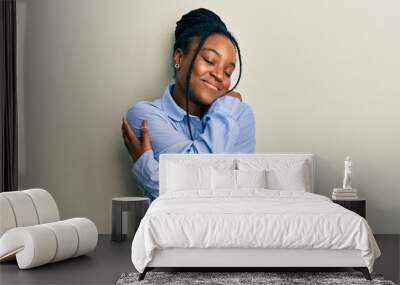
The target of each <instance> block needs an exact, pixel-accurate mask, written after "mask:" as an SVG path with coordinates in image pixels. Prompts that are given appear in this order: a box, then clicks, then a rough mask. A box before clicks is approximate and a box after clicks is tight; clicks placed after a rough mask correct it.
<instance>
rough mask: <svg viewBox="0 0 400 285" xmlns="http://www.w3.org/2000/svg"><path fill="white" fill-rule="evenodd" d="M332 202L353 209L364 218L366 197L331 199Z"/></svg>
mask: <svg viewBox="0 0 400 285" xmlns="http://www.w3.org/2000/svg"><path fill="white" fill-rule="evenodd" d="M332 202H334V203H336V204H339V205H340V206H342V207H344V208H346V209H348V210H350V211H353V212H354V213H356V214H359V215H360V216H361V217H363V218H364V219H366V217H367V216H366V206H367V205H366V204H367V201H366V199H362V198H361V199H354V200H344V199H343V200H340V199H338V200H336V199H332Z"/></svg>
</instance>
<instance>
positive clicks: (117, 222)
mask: <svg viewBox="0 0 400 285" xmlns="http://www.w3.org/2000/svg"><path fill="white" fill-rule="evenodd" d="M149 205H150V200H149V199H148V198H144V197H118V198H113V199H112V234H111V239H112V240H113V241H123V240H126V238H127V236H128V223H129V224H131V225H133V235H134V234H135V233H136V230H137V228H138V227H139V224H140V221H141V220H142V218H143V216H144V214H145V213H146V211H147V209H148V208H149ZM128 212H131V214H133V215H132V216H133V221H128Z"/></svg>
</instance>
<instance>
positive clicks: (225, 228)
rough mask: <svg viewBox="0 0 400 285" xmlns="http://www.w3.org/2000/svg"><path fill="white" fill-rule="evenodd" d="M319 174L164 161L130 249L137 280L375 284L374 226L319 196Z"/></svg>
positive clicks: (259, 165)
mask: <svg viewBox="0 0 400 285" xmlns="http://www.w3.org/2000/svg"><path fill="white" fill-rule="evenodd" d="M210 167H211V170H210ZM235 169H238V170H235ZM210 171H211V172H210ZM264 171H266V172H264ZM314 173H315V160H314V158H313V155H312V154H310V153H256V154H196V155H193V154H162V155H161V156H160V197H159V198H158V199H156V200H155V201H154V202H153V203H152V204H151V206H150V208H149V209H148V211H147V213H146V215H145V217H144V218H143V220H142V221H141V223H140V226H139V228H138V231H137V232H136V234H135V237H134V240H133V243H132V262H133V264H134V266H135V267H136V269H137V270H138V271H139V272H141V273H142V274H141V276H140V279H142V278H144V275H145V273H146V271H148V270H150V269H152V268H155V267H168V268H170V267H238V268H243V267H252V268H253V267H354V268H358V269H361V270H362V271H363V273H364V275H365V277H366V278H367V279H368V278H370V275H369V272H372V268H373V263H374V260H375V259H376V258H377V257H378V256H379V255H380V251H379V248H378V246H377V244H376V242H375V239H374V237H373V235H372V231H371V229H370V228H369V226H368V223H367V222H366V221H365V219H363V218H362V217H360V216H359V215H357V214H355V213H353V212H351V211H349V210H347V209H345V208H343V207H341V206H339V205H337V204H335V203H333V202H332V201H330V200H329V199H328V198H327V197H324V196H321V195H318V194H314V193H313V191H314ZM232 175H235V176H232ZM264 178H265V179H264ZM231 179H234V180H231ZM264 182H265V185H262V183H264ZM232 183H235V185H233V184H232ZM260 183H261V184H260ZM270 189H274V190H270ZM289 189H290V190H289Z"/></svg>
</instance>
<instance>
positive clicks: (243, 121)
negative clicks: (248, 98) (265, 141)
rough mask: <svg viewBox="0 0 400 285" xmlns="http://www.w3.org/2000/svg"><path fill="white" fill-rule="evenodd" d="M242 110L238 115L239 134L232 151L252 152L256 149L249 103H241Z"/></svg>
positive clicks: (251, 111)
mask: <svg viewBox="0 0 400 285" xmlns="http://www.w3.org/2000/svg"><path fill="white" fill-rule="evenodd" d="M243 104H244V106H243V112H242V113H241V114H240V117H239V120H238V121H239V128H240V135H239V138H238V139H237V141H236V144H235V146H234V150H233V151H232V152H233V153H254V152H255V151H256V122H255V118H254V112H253V110H252V109H251V107H250V105H248V104H247V103H243Z"/></svg>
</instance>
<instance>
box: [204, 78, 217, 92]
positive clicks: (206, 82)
mask: <svg viewBox="0 0 400 285" xmlns="http://www.w3.org/2000/svg"><path fill="white" fill-rule="evenodd" d="M203 82H204V83H205V85H206V86H207V87H209V88H211V89H214V90H215V91H219V89H218V88H217V87H216V86H215V85H212V84H211V83H210V82H208V81H206V80H203Z"/></svg>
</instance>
